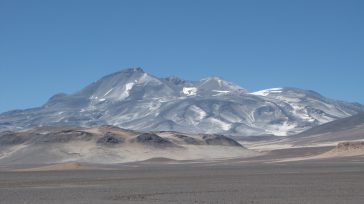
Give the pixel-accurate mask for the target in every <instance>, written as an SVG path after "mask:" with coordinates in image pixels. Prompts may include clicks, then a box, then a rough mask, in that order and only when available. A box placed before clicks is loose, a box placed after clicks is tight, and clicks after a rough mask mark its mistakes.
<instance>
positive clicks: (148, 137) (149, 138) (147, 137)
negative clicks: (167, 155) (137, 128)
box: [136, 133, 176, 147]
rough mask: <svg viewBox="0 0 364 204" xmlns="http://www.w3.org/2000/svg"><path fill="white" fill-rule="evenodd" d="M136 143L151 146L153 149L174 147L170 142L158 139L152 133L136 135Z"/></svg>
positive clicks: (158, 137) (161, 138)
mask: <svg viewBox="0 0 364 204" xmlns="http://www.w3.org/2000/svg"><path fill="white" fill-rule="evenodd" d="M136 142H138V143H141V144H145V145H151V146H154V147H173V146H176V145H175V144H174V143H172V142H171V141H169V140H167V139H165V138H163V137H160V136H158V135H156V134H153V133H143V134H141V135H138V136H137V137H136Z"/></svg>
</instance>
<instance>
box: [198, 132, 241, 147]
mask: <svg viewBox="0 0 364 204" xmlns="http://www.w3.org/2000/svg"><path fill="white" fill-rule="evenodd" d="M202 139H203V140H204V141H205V143H206V144H208V145H222V146H235V147H243V146H242V145H241V144H240V143H238V142H237V141H235V140H233V139H231V138H228V137H225V136H223V135H203V136H202Z"/></svg>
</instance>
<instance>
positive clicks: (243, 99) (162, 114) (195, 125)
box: [0, 68, 364, 136]
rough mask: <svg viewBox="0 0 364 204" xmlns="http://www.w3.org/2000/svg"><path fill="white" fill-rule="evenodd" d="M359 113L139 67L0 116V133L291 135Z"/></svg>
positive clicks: (287, 93)
mask: <svg viewBox="0 0 364 204" xmlns="http://www.w3.org/2000/svg"><path fill="white" fill-rule="evenodd" d="M361 112H364V105H362V104H359V103H349V102H343V101H337V100H333V99H328V98H326V97H323V96H322V95H320V94H319V93H317V92H314V91H308V90H302V89H298V88H272V89H267V90H261V91H257V92H252V93H251V92H248V91H247V90H246V89H244V88H241V87H240V86H238V85H235V84H233V83H231V82H228V81H225V80H223V79H221V78H219V77H209V78H206V79H202V80H199V81H189V80H183V79H179V78H177V77H167V78H159V77H155V76H153V75H150V74H148V73H145V72H144V71H143V70H142V69H141V68H132V69H126V70H123V71H120V72H116V73H114V74H111V75H108V76H105V77H103V78H101V79H100V80H98V81H96V82H94V83H92V84H90V85H88V86H87V87H85V88H84V89H82V90H80V91H78V92H76V93H73V94H57V95H54V96H53V97H51V98H50V99H49V100H48V102H46V103H45V104H44V105H43V106H41V107H37V108H31V109H26V110H14V111H9V112H5V113H2V114H0V131H6V130H18V129H24V128H33V127H42V126H54V125H56V126H59V125H74V126H82V127H93V126H99V125H113V126H118V127H121V128H126V129H131V130H138V131H177V132H182V133H206V134H207V133H208V134H223V135H229V136H255V135H277V136H286V135H293V134H297V133H300V132H302V131H305V130H307V129H310V128H312V127H315V126H318V125H321V124H324V123H327V122H330V121H334V120H336V119H340V118H345V117H348V116H352V115H356V114H358V113H361Z"/></svg>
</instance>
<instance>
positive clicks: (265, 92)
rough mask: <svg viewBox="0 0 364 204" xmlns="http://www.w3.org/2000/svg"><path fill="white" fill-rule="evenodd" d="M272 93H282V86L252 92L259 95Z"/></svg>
mask: <svg viewBox="0 0 364 204" xmlns="http://www.w3.org/2000/svg"><path fill="white" fill-rule="evenodd" d="M271 93H282V88H272V89H264V90H260V91H257V92H253V93H250V94H253V95H258V96H268V95H269V94H271Z"/></svg>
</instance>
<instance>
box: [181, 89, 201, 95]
mask: <svg viewBox="0 0 364 204" xmlns="http://www.w3.org/2000/svg"><path fill="white" fill-rule="evenodd" d="M182 92H183V93H184V94H186V95H187V96H195V95H196V93H197V88H196V87H183V90H182Z"/></svg>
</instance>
